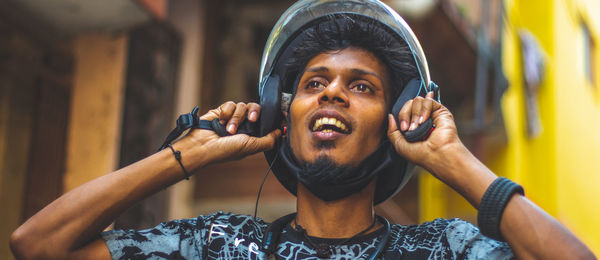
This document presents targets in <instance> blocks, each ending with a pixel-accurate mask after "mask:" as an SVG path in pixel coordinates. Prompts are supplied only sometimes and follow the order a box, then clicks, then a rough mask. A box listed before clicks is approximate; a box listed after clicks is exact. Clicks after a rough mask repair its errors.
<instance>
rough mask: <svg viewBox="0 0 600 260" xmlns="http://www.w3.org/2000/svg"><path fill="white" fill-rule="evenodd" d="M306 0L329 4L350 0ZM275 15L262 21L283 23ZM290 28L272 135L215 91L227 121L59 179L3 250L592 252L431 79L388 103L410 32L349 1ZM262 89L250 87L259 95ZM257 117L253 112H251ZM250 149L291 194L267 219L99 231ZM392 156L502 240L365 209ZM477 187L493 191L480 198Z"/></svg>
mask: <svg viewBox="0 0 600 260" xmlns="http://www.w3.org/2000/svg"><path fill="white" fill-rule="evenodd" d="M320 2H330V3H332V4H333V6H336V7H339V5H337V4H340V3H341V4H344V5H346V4H348V3H350V2H352V1H349V2H340V1H320ZM352 3H355V4H356V6H357V7H359V9H360V10H366V11H369V10H371V9H365V8H364V7H365V6H368V7H369V8H378V7H382V6H383V5H382V4H381V3H379V2H376V1H366V2H361V1H355V2H352ZM303 4H308V5H309V6H308V7H309V9H307V8H306V6H304V9H306V10H310V12H311V13H314V12H313V11H318V10H317V9H316V7H315V5H316V6H317V7H318V6H319V4H318V3H317V4H313V3H312V1H301V2H300V3H298V4H296V5H295V7H292V8H291V9H292V11H298V10H301V9H302V8H300V7H303V6H302V5H303ZM313 7H314V8H315V9H314V10H313V9H310V8H313ZM294 8H295V9H294ZM339 8H345V7H339ZM361 8H362V9H361ZM382 8H383V9H384V11H383V12H387V11H385V6H383V7H382ZM304 9H302V10H304ZM327 10H329V9H327ZM292 11H289V12H286V14H287V15H289V14H290V13H295V12H292ZM388 11H389V10H388ZM328 12H330V11H328ZM286 14H284V17H287V16H286ZM296 15H297V14H296ZM371 17H373V16H371ZM288 18H289V17H288ZM292 18H293V17H292ZM282 20H285V21H289V20H293V19H282ZM276 28H278V27H277V26H276ZM279 29H281V28H279ZM284 29H285V28H284ZM284 29H281V30H274V32H278V33H281V32H283V33H285V30H284ZM297 37H300V38H297V39H299V42H297V43H295V44H292V45H293V48H292V53H291V54H290V57H289V59H285V60H284V61H283V62H284V63H274V64H276V65H273V66H275V67H277V68H283V70H282V71H283V73H282V74H281V75H282V77H283V79H282V80H281V82H283V83H282V84H284V86H283V88H284V90H285V89H286V88H288V89H291V92H292V93H291V94H292V102H291V105H290V106H289V108H287V109H286V125H287V129H288V130H289V133H288V134H287V136H286V137H283V138H281V134H282V133H281V131H280V130H279V129H275V130H272V131H270V132H268V133H267V134H266V136H263V137H251V136H248V135H245V134H235V133H237V130H238V128H240V126H241V125H242V124H243V123H244V121H250V122H257V121H258V119H259V116H261V113H262V114H263V115H265V114H267V111H261V110H264V109H266V108H265V106H263V107H261V106H259V105H258V104H254V103H250V104H245V103H237V104H236V103H233V102H227V103H225V104H223V105H221V106H220V107H219V108H217V109H214V110H211V111H209V112H208V113H207V114H205V115H203V116H202V117H200V119H202V120H207V121H211V120H215V119H217V120H218V121H220V122H221V123H223V124H224V125H225V127H226V130H227V132H228V133H229V134H232V135H230V136H224V137H221V136H219V135H217V134H215V132H213V131H210V130H201V129H194V130H192V131H190V133H189V134H188V135H187V136H186V137H184V138H182V139H181V140H180V141H178V142H177V143H174V144H172V146H170V147H169V149H163V150H162V151H160V152H158V153H156V154H154V155H151V156H150V157H148V158H146V159H143V160H141V161H139V162H137V163H134V164H133V165H130V166H128V167H125V168H123V169H120V170H118V171H116V172H113V173H110V174H107V175H105V176H103V177H100V178H98V179H95V180H93V181H91V182H88V183H86V184H84V185H82V186H81V187H79V188H77V189H74V190H73V191H70V192H68V193H66V194H65V195H63V196H62V197H60V198H58V199H57V200H56V201H54V202H53V203H51V204H50V205H48V206H47V207H46V208H44V209H43V210H42V211H40V212H39V213H37V214H36V215H35V216H33V217H32V218H31V219H29V220H28V221H27V222H26V223H25V224H23V225H22V226H21V227H20V228H19V229H18V230H16V231H15V232H14V233H13V235H12V237H11V247H12V249H13V251H14V252H15V255H16V256H17V257H18V258H24V259H64V258H73V259H110V258H111V257H112V258H115V259H145V258H152V259H171V258H173V259H180V258H185V259H204V258H209V259H242V258H243V259H248V258H250V259H258V258H265V257H275V258H279V259H282V258H283V259H302V258H313V259H314V258H325V259H358V258H360V259H375V258H385V259H398V258H407V259H448V258H460V259H462V258H466V259H488V258H496V259H509V258H512V257H513V252H514V255H516V256H517V257H518V258H558V259H567V258H568V259H594V256H593V255H592V254H591V252H590V251H589V250H588V249H587V248H586V246H585V245H584V244H583V243H581V242H580V241H579V240H578V239H577V238H576V237H575V236H574V235H573V234H572V233H570V232H569V231H568V230H567V229H565V228H564V227H563V226H562V225H560V224H559V223H558V222H557V221H556V220H554V219H553V218H552V217H550V216H549V215H548V214H546V213H545V212H543V211H542V210H541V209H539V208H538V207H536V206H535V205H534V204H532V203H531V202H529V201H528V200H527V199H526V198H525V197H523V196H521V195H519V194H518V189H513V190H510V189H508V190H507V187H513V188H514V187H518V185H516V184H512V183H510V182H507V181H503V180H502V179H497V177H496V176H495V175H494V174H493V173H492V172H490V171H489V170H488V169H487V168H486V167H485V166H484V165H483V164H482V163H481V162H479V161H478V160H477V159H476V158H475V157H474V156H473V155H472V154H471V153H470V152H469V151H468V150H467V149H466V148H465V146H464V145H463V144H462V143H461V142H460V140H459V139H458V136H457V132H456V127H455V125H454V122H453V119H452V115H451V113H450V112H449V111H448V110H447V109H446V108H445V107H444V106H442V105H441V104H440V103H439V102H436V101H435V100H434V93H433V92H429V93H427V95H426V96H425V97H416V98H414V99H412V100H411V101H408V102H406V103H405V104H404V103H402V102H401V103H402V104H401V105H402V106H401V108H402V109H401V110H400V111H399V112H398V113H394V114H390V111H391V110H392V107H394V106H395V103H397V102H396V101H397V100H399V98H400V97H401V96H402V93H405V92H404V91H403V89H404V88H406V89H408V86H409V85H410V82H409V81H410V80H411V78H414V77H420V78H421V80H423V77H422V73H423V72H422V71H421V65H422V64H419V61H418V60H416V61H413V57H414V56H415V54H414V49H413V47H414V46H412V45H410V43H409V44H408V45H407V43H406V42H404V41H402V40H398V39H397V38H396V36H395V35H394V32H392V31H390V30H388V28H387V27H386V26H384V25H382V24H381V23H380V22H379V21H377V20H374V19H373V18H369V17H366V16H363V15H358V14H356V13H352V12H348V13H345V14H336V15H327V16H324V17H321V18H319V19H318V20H316V21H314V22H311V23H310V24H308V26H307V27H306V26H305V27H302V32H301V33H300V34H299V36H297ZM404 39H405V40H406V38H404ZM267 49H270V48H267ZM277 55H279V54H277ZM267 56H268V55H267ZM262 78H263V77H262V73H261V80H262ZM427 80H428V79H427ZM266 85H268V84H266V83H265V84H261V86H262V87H264V86H266ZM404 86H406V87H404ZM268 91H269V90H267V89H261V95H266V94H265V93H267V92H268ZM401 91H402V93H400V92H401ZM413 97H414V96H413ZM260 118H261V123H263V122H264V121H265V118H264V117H263V116H261V117H260ZM429 118H432V119H433V122H434V124H435V130H433V131H432V132H431V133H430V135H429V136H428V137H426V138H425V140H424V141H420V142H412V143H411V142H408V141H407V140H406V139H405V137H404V135H403V132H410V131H414V130H416V129H418V128H419V126H420V125H424V124H425V122H427V120H428V119H429ZM398 122H399V124H398ZM280 138H281V139H280ZM274 148H275V149H274ZM260 151H270V153H267V157H268V159H269V161H270V163H271V164H272V165H275V168H276V169H275V170H276V172H275V173H276V175H277V177H278V179H279V180H280V182H282V184H283V185H284V186H285V187H286V188H287V189H288V190H290V191H291V192H292V193H294V194H295V195H296V196H297V214H292V215H288V216H285V217H283V218H281V219H279V220H277V221H275V222H274V223H272V224H267V223H264V222H263V221H262V220H260V219H256V218H253V217H251V216H241V215H234V214H225V213H221V212H219V213H215V214H212V215H209V216H199V217H198V218H195V219H186V220H175V221H171V222H166V223H162V224H160V225H159V226H157V227H155V228H152V229H148V230H142V231H134V230H128V231H123V230H119V231H109V232H104V233H102V230H103V229H104V228H105V227H106V226H108V225H109V224H110V223H111V222H112V221H113V220H114V219H115V218H116V217H117V216H118V215H119V214H120V213H121V212H122V211H123V210H125V209H126V208H128V207H129V206H131V205H132V204H134V203H135V202H137V201H139V200H141V199H143V198H145V197H147V196H149V195H151V194H153V193H155V192H157V191H159V190H161V189H164V188H165V187H167V186H169V185H172V184H174V183H176V182H178V181H180V180H182V179H183V178H184V177H186V176H184V174H183V173H187V172H188V171H189V172H198V174H202V175H203V176H202V177H203V178H206V179H210V175H211V174H212V173H208V172H202V170H201V168H202V167H203V166H205V165H208V164H212V163H218V162H223V161H227V160H231V159H235V158H241V157H244V156H247V155H249V154H253V153H257V152H260ZM174 154H175V155H177V154H180V155H181V157H179V156H174ZM402 158H405V159H407V160H409V161H411V162H413V163H415V164H418V165H421V166H422V167H424V168H426V169H428V170H429V171H430V172H431V173H432V174H434V175H435V176H436V177H437V178H439V179H440V180H442V181H443V182H445V183H446V184H448V185H449V186H451V187H452V188H454V189H455V190H457V191H458V192H459V193H460V194H462V195H463V196H464V197H465V198H466V199H467V200H468V201H469V202H471V203H472V204H473V205H474V206H475V207H476V208H480V207H481V209H480V210H481V211H482V212H484V213H486V214H488V215H489V216H492V218H482V219H483V220H484V222H485V225H484V226H482V230H483V231H484V232H487V234H490V235H492V236H496V238H497V239H500V240H502V239H505V240H506V241H507V242H501V241H497V240H494V239H491V238H488V237H486V236H484V235H482V234H481V233H480V232H479V230H478V229H477V228H476V227H474V226H473V225H471V224H468V223H467V222H464V221H461V220H457V219H454V220H443V219H438V220H435V221H433V222H429V223H424V224H422V225H420V226H401V225H389V223H387V221H386V220H385V219H383V218H380V217H377V216H375V215H374V213H373V206H374V204H376V203H380V202H381V201H383V200H385V199H387V198H388V197H389V196H391V195H393V193H394V192H395V191H396V190H397V189H398V187H400V186H401V185H402V180H403V178H399V177H398V175H404V174H405V172H404V168H406V167H405V166H406V164H405V163H403V162H404V161H403V160H404V159H402ZM382 165H383V166H382ZM182 168H183V169H182ZM400 168H402V169H400ZM199 169H200V170H199ZM182 172H183V173H182ZM499 180H500V181H499ZM388 182H391V183H392V185H391V188H390V185H388ZM291 183H292V184H291ZM498 183H501V184H502V185H504V186H499V185H500V184H498ZM382 191H383V192H382ZM502 192H504V193H502ZM487 194H493V195H495V196H496V197H498V198H502V196H504V197H505V199H504V200H502V199H496V200H494V198H492V199H490V198H489V196H488V195H487ZM495 202H498V203H496V204H495ZM500 202H503V203H500ZM504 203H506V204H504ZM490 212H492V213H490ZM494 214H495V215H494ZM484 216H487V215H485V214H484ZM488 222H489V223H488ZM480 225H482V224H481V223H480ZM494 228H497V229H499V232H496V233H495V230H494Z"/></svg>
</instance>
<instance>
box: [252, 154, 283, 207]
mask: <svg viewBox="0 0 600 260" xmlns="http://www.w3.org/2000/svg"><path fill="white" fill-rule="evenodd" d="M277 157H279V153H276V154H275V158H273V161H272V162H271V165H269V169H268V170H267V173H265V177H263V180H262V183H261V184H260V188H258V195H256V204H255V205H254V218H256V212H257V211H258V200H259V199H260V193H261V192H262V188H263V185H264V184H265V181H266V180H267V176H269V172H271V168H272V167H273V165H274V164H275V161H276V160H277Z"/></svg>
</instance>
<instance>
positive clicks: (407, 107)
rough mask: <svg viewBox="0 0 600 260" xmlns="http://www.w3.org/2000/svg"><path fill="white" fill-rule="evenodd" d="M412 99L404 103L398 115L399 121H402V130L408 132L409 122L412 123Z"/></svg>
mask: <svg viewBox="0 0 600 260" xmlns="http://www.w3.org/2000/svg"><path fill="white" fill-rule="evenodd" d="M412 103H413V101H412V99H411V100H409V101H407V102H406V103H404V106H402V109H401V110H400V113H398V120H400V130H402V131H406V130H408V122H410V114H411V109H412Z"/></svg>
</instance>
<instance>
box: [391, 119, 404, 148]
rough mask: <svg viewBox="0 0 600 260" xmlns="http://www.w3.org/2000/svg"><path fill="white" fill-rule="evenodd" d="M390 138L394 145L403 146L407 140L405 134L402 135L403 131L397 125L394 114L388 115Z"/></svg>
mask: <svg viewBox="0 0 600 260" xmlns="http://www.w3.org/2000/svg"><path fill="white" fill-rule="evenodd" d="M388 122H389V123H388V132H387V135H388V140H390V141H391V142H392V144H393V145H394V147H401V146H402V145H403V144H405V143H406V140H405V139H404V136H403V135H402V133H400V131H398V127H397V125H396V119H395V118H394V116H393V115H392V114H389V115H388Z"/></svg>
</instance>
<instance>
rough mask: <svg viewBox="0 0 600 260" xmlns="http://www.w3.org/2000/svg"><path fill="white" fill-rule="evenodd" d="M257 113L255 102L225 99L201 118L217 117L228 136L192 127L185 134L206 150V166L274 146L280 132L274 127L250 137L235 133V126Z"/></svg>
mask: <svg viewBox="0 0 600 260" xmlns="http://www.w3.org/2000/svg"><path fill="white" fill-rule="evenodd" d="M259 115H260V105H258V104H256V103H248V104H246V103H241V102H240V103H237V104H236V103H234V102H232V101H228V102H225V103H223V104H222V105H221V106H219V107H218V108H216V109H212V110H210V111H208V113H206V114H204V115H202V116H201V117H200V119H202V120H208V121H212V120H214V119H215V118H218V119H219V121H220V123H221V124H223V125H225V126H226V128H227V132H229V133H230V134H232V135H231V136H225V137H220V136H219V135H217V134H216V133H215V132H213V131H210V130H203V129H194V130H192V131H190V133H189V134H188V135H187V136H186V139H190V140H191V141H193V143H195V145H200V146H201V147H202V148H203V150H204V151H205V153H203V154H204V155H205V156H208V158H205V160H204V162H205V165H207V164H213V163H218V162H225V161H230V160H237V159H241V158H243V157H245V156H248V155H251V154H255V153H258V152H263V151H267V150H270V149H273V147H274V146H275V142H276V140H277V138H279V137H280V135H281V131H280V130H279V129H276V130H274V131H272V132H271V133H269V134H268V135H266V136H264V137H260V138H258V137H252V136H248V135H246V134H235V133H236V131H237V129H238V127H239V126H240V125H241V124H242V123H243V122H244V120H248V121H250V122H256V121H257V120H258V118H259Z"/></svg>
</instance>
